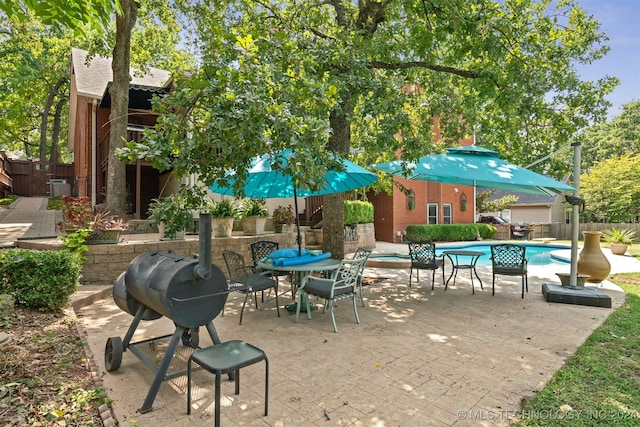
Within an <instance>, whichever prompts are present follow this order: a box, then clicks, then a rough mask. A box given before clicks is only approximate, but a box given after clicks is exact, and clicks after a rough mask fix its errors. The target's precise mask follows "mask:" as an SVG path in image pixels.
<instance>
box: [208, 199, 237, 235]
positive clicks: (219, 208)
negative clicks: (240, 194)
mask: <svg viewBox="0 0 640 427" xmlns="http://www.w3.org/2000/svg"><path fill="white" fill-rule="evenodd" d="M204 211H205V212H207V213H209V214H211V234H212V235H213V237H231V233H232V232H233V221H234V219H235V217H236V216H237V215H238V208H237V207H236V205H235V203H234V201H233V200H232V199H227V198H224V197H223V198H222V199H220V200H217V201H215V200H213V201H208V202H207V203H206V204H205V207H204Z"/></svg>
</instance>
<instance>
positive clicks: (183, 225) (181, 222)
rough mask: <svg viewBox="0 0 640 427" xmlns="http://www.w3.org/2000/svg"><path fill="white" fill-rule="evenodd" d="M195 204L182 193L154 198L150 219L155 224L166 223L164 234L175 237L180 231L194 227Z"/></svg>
mask: <svg viewBox="0 0 640 427" xmlns="http://www.w3.org/2000/svg"><path fill="white" fill-rule="evenodd" d="M193 209H194V206H193V205H192V204H191V203H190V201H189V199H188V197H187V196H185V195H182V194H181V193H175V194H171V195H169V196H166V197H162V198H160V199H153V200H152V201H151V204H150V205H149V219H150V220H152V221H153V222H154V224H156V225H159V224H161V223H162V224H164V227H165V228H164V234H165V236H166V237H168V238H170V239H173V238H175V237H176V234H177V233H178V232H179V231H182V230H187V229H189V228H191V227H193V212H192V210H193Z"/></svg>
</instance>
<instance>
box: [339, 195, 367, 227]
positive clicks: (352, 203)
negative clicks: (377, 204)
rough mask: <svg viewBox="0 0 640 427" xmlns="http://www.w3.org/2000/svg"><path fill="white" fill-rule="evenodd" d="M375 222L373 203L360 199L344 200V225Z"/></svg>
mask: <svg viewBox="0 0 640 427" xmlns="http://www.w3.org/2000/svg"><path fill="white" fill-rule="evenodd" d="M371 222H373V204H372V203H370V202H363V201H360V200H345V201H344V225H355V224H367V223H371Z"/></svg>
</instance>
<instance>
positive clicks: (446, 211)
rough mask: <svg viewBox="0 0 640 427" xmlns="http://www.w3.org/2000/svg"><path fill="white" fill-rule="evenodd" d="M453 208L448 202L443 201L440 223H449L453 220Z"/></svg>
mask: <svg viewBox="0 0 640 427" xmlns="http://www.w3.org/2000/svg"><path fill="white" fill-rule="evenodd" d="M452 212H453V208H452V207H451V204H450V203H445V204H443V205H442V223H443V224H451V223H452V221H453V215H452Z"/></svg>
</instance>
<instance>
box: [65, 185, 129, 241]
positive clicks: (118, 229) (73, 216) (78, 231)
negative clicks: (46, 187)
mask: <svg viewBox="0 0 640 427" xmlns="http://www.w3.org/2000/svg"><path fill="white" fill-rule="evenodd" d="M62 201H63V204H62V216H63V219H64V220H63V221H61V222H59V223H58V224H57V226H58V230H60V231H61V232H63V233H65V236H64V237H63V242H64V244H65V246H67V247H74V248H80V247H82V246H84V245H85V244H87V245H91V244H93V245H96V244H101V243H118V241H119V240H120V235H121V234H122V232H124V231H126V230H127V229H128V228H129V224H128V223H127V221H125V220H124V219H122V218H119V217H117V216H114V215H109V212H98V213H94V211H93V207H92V206H91V199H89V198H88V197H85V196H81V197H71V196H64V197H63V199H62ZM81 252H82V251H81Z"/></svg>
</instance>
